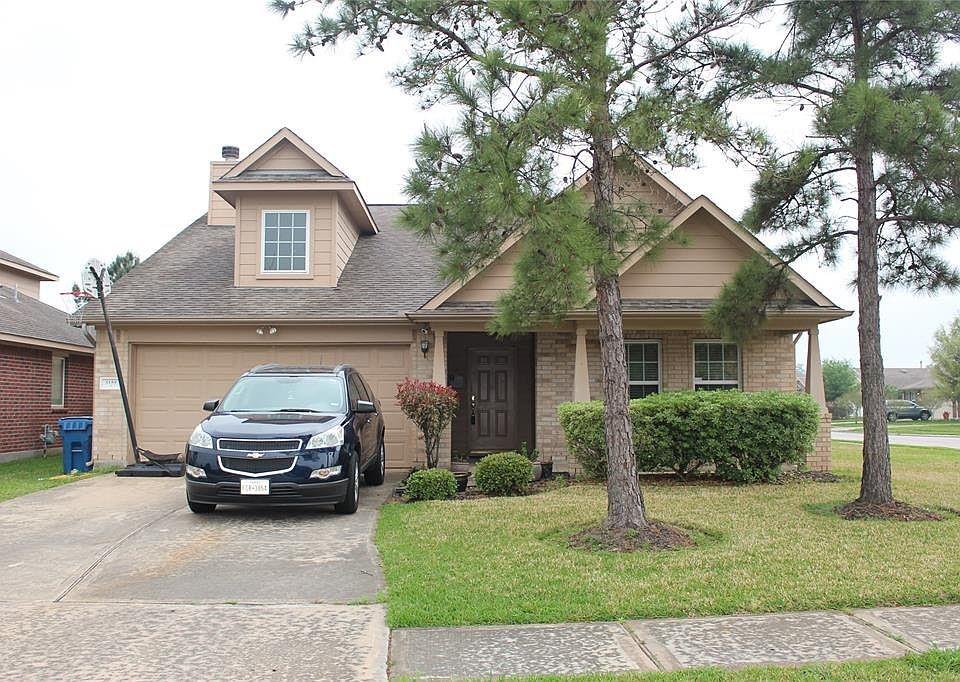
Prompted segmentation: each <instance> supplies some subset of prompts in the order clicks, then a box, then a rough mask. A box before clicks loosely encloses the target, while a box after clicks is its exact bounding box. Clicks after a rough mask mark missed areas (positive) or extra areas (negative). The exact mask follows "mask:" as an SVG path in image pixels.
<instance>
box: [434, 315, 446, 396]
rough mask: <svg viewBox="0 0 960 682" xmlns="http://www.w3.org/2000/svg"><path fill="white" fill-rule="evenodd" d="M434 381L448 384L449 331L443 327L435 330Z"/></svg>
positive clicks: (443, 384)
mask: <svg viewBox="0 0 960 682" xmlns="http://www.w3.org/2000/svg"><path fill="white" fill-rule="evenodd" d="M433 381H434V383H437V384H440V385H441V386H446V385H447V333H446V331H444V330H443V329H434V330H433Z"/></svg>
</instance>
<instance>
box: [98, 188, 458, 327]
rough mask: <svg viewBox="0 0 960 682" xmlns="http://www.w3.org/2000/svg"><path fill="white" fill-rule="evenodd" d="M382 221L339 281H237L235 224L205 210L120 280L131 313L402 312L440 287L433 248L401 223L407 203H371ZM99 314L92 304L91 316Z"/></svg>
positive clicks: (125, 312) (116, 297) (124, 306)
mask: <svg viewBox="0 0 960 682" xmlns="http://www.w3.org/2000/svg"><path fill="white" fill-rule="evenodd" d="M369 208H370V213H371V214H372V215H373V218H374V220H376V222H377V225H378V226H379V227H380V233H379V234H376V235H362V236H361V237H360V238H359V239H358V240H357V244H356V246H355V247H354V250H353V254H352V255H351V257H350V260H349V261H348V262H347V266H346V268H345V269H344V271H343V274H342V275H341V277H340V282H339V283H338V285H337V286H336V287H335V288H321V287H249V286H245V287H243V288H237V287H234V286H233V251H234V228H233V227H232V226H210V225H207V224H206V216H202V217H201V218H199V219H198V220H196V221H195V222H194V223H193V224H191V225H189V226H188V227H187V228H186V229H184V230H183V231H181V232H180V233H179V234H178V235H177V236H175V237H174V238H173V239H171V240H170V241H169V242H167V243H166V244H165V245H164V246H163V247H161V248H160V250H158V251H157V252H156V253H155V254H153V255H152V256H150V257H149V258H147V259H146V260H145V261H143V262H142V263H140V264H139V265H138V266H137V267H136V268H135V269H133V270H131V271H130V272H129V273H127V274H126V275H125V276H124V277H123V279H121V280H120V281H119V282H117V283H116V284H115V285H114V286H113V291H112V293H111V294H110V295H109V296H108V297H107V305H108V310H109V313H110V317H111V319H112V320H115V321H118V322H119V321H123V320H144V319H149V320H198V321H203V320H265V321H266V320H284V319H287V320H294V319H295V320H304V319H337V318H391V317H392V318H398V319H399V318H401V317H402V315H403V313H405V312H410V311H413V310H416V309H417V308H419V307H420V306H421V305H423V304H424V303H426V302H427V301H428V300H430V298H431V297H432V296H433V295H434V294H436V293H437V292H438V291H440V290H441V289H442V288H443V286H444V284H443V282H441V281H440V279H439V276H438V274H437V264H436V261H435V259H434V255H433V250H432V249H431V247H430V246H429V245H427V244H424V243H422V242H421V241H420V240H419V239H418V238H417V236H416V235H414V234H413V233H411V232H409V231H407V230H405V229H403V228H401V227H400V226H399V225H397V219H398V217H399V214H400V211H401V210H402V208H403V207H402V206H398V205H377V204H373V205H370V206H369ZM97 317H99V310H91V315H90V318H89V321H91V322H93V321H95V320H96V319H97Z"/></svg>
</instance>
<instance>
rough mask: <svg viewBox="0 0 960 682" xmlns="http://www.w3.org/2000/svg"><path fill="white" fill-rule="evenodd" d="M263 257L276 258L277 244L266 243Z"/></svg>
mask: <svg viewBox="0 0 960 682" xmlns="http://www.w3.org/2000/svg"><path fill="white" fill-rule="evenodd" d="M263 255H264V256H276V255H277V245H276V244H275V243H270V242H268V243H266V244H264V245H263Z"/></svg>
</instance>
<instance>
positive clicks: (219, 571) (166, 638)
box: [0, 476, 392, 680]
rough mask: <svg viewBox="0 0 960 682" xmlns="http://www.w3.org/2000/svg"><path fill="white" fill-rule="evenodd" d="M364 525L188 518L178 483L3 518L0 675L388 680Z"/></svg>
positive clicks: (109, 487) (82, 496)
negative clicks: (2, 672) (1, 672)
mask: <svg viewBox="0 0 960 682" xmlns="http://www.w3.org/2000/svg"><path fill="white" fill-rule="evenodd" d="M391 488H392V485H391V484H390V480H388V482H387V483H386V484H385V485H383V486H380V487H377V488H372V487H364V488H362V489H361V496H360V500H361V506H360V510H359V511H358V512H357V513H356V514H354V515H352V516H340V515H337V514H334V513H333V512H332V511H325V510H320V511H318V510H290V511H278V510H272V511H269V510H243V509H239V508H233V509H231V508H223V509H218V510H217V512H216V513H214V514H211V515H202V516H201V515H195V514H192V513H191V512H190V511H189V510H188V509H187V508H186V502H185V499H184V493H183V480H182V479H121V478H117V477H115V476H101V477H97V478H93V479H89V480H86V481H82V482H79V483H73V484H70V485H67V486H63V487H61V488H56V489H53V490H48V491H44V492H41V493H36V494H33V495H28V496H26V497H21V498H18V499H15V500H11V501H9V502H5V503H2V504H0V670H3V671H4V676H9V677H11V678H13V679H25V678H27V679H50V678H57V679H85V680H87V679H116V678H124V679H144V680H146V679H157V680H161V679H183V678H185V677H188V678H191V679H238V678H276V679H300V678H304V679H307V678H309V679H314V680H317V679H320V680H345V679H350V680H377V679H385V677H386V657H387V640H388V631H387V627H386V623H385V618H384V607H383V606H382V605H380V604H378V603H376V602H377V597H378V593H380V591H381V590H382V589H383V586H384V583H383V575H382V572H381V569H380V562H379V558H378V556H377V552H376V548H375V547H374V544H373V531H374V526H375V522H376V515H377V508H378V507H379V506H380V504H381V503H382V502H383V500H384V499H385V498H386V496H387V495H388V494H389V491H390V490H391Z"/></svg>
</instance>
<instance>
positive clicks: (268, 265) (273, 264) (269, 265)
mask: <svg viewBox="0 0 960 682" xmlns="http://www.w3.org/2000/svg"><path fill="white" fill-rule="evenodd" d="M263 269H264V270H276V269H277V259H276V258H264V259H263Z"/></svg>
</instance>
